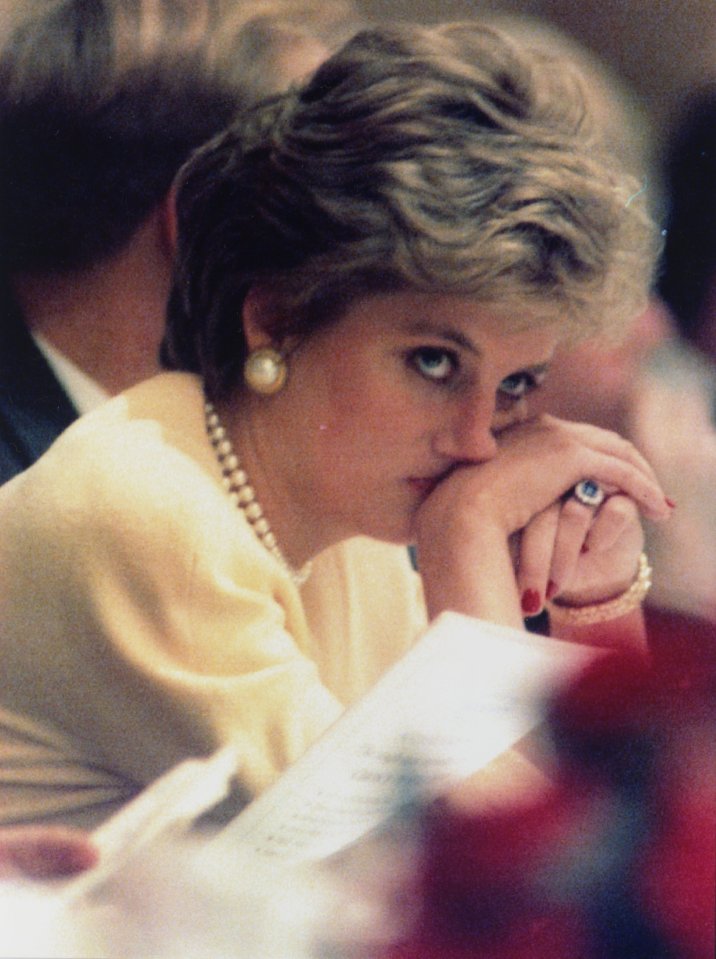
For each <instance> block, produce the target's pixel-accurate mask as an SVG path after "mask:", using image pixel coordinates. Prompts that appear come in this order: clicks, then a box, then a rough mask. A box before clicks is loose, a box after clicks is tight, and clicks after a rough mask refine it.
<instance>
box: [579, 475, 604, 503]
mask: <svg viewBox="0 0 716 959" xmlns="http://www.w3.org/2000/svg"><path fill="white" fill-rule="evenodd" d="M604 495H605V494H604V490H603V489H602V487H601V486H600V485H599V483H596V482H595V481H594V480H592V479H583V480H581V481H580V482H579V483H577V485H576V486H575V487H574V489H573V490H572V496H574V498H575V499H576V500H579V502H580V503H581V504H582V505H583V506H590V507H591V508H592V509H596V508H597V506H601V504H602V503H603V502H604Z"/></svg>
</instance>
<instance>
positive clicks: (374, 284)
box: [162, 23, 655, 398]
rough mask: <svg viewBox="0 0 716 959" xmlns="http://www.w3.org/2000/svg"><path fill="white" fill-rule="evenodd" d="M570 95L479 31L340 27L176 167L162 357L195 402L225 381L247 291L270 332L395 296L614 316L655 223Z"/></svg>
mask: <svg viewBox="0 0 716 959" xmlns="http://www.w3.org/2000/svg"><path fill="white" fill-rule="evenodd" d="M586 99H587V98H585V97H584V96H583V95H582V94H581V93H580V88H579V81H578V77H577V76H576V75H575V74H574V72H572V71H570V70H568V69H567V67H566V65H565V64H563V63H561V62H560V61H558V60H555V59H551V58H549V57H547V56H545V55H542V54H536V53H534V54H533V53H531V52H529V51H528V50H527V49H526V48H524V47H523V46H521V45H520V44H518V43H517V42H514V41H512V40H510V39H508V38H507V36H505V35H503V34H502V33H500V32H498V31H495V30H494V29H490V28H487V27H485V26H481V25H479V24H478V23H469V24H443V25H441V26H437V27H433V28H428V27H407V26H406V27H384V28H376V29H372V30H367V31H363V32H361V33H359V34H357V35H356V36H355V37H354V38H353V39H352V40H350V41H349V42H348V43H347V44H346V45H345V46H344V47H343V48H342V49H341V50H340V51H339V52H338V53H337V54H335V55H334V56H333V57H331V58H330V59H329V60H327V61H326V62H325V63H324V64H323V66H322V67H321V68H319V70H318V71H317V72H316V73H315V74H314V76H313V77H312V79H311V80H309V81H308V83H307V84H306V85H305V86H304V87H303V88H302V89H300V90H298V91H294V92H291V93H288V94H286V95H284V96H282V97H279V98H276V99H274V100H272V101H270V102H267V103H265V104H264V105H262V106H260V107H259V108H258V109H256V110H254V111H253V112H251V113H249V114H248V115H245V116H243V117H241V118H240V120H239V121H238V122H237V123H236V124H235V125H233V126H232V128H231V129H230V130H229V131H228V132H226V133H224V134H223V135H220V136H219V137H218V138H216V139H215V140H214V141H213V142H211V143H210V144H209V145H207V146H206V147H205V148H204V149H202V150H201V151H199V153H198V154H197V156H196V157H195V158H194V159H193V160H192V161H191V162H190V163H189V164H188V165H187V167H186V168H185V169H184V171H183V172H182V174H181V175H180V178H179V181H178V195H177V210H178V222H179V251H178V260H177V265H176V275H175V283H174V288H173V292H172V295H171V297H170V306H169V317H168V328H167V335H166V338H165V343H164V347H163V351H162V353H163V360H164V362H165V365H167V366H169V367H171V368H177V369H185V370H191V371H194V372H199V373H201V375H202V376H203V378H204V381H205V385H206V389H207V392H208V393H209V395H211V396H213V397H214V398H217V397H220V396H222V395H225V394H226V393H228V392H229V391H230V390H232V389H233V388H235V387H236V386H237V384H238V383H239V382H240V376H241V367H242V364H243V360H244V357H245V351H246V345H245V342H244V337H243V332H242V327H241V307H242V303H243V300H244V298H245V296H246V293H247V292H248V290H249V289H250V288H251V287H252V286H253V285H258V286H263V287H264V288H265V289H266V290H267V291H268V292H269V294H270V300H271V303H272V311H271V317H270V321H269V323H268V325H267V328H269V329H270V332H272V333H273V334H274V335H275V336H276V337H277V338H278V339H280V338H281V337H284V336H287V335H293V336H296V335H298V336H301V335H309V334H310V333H311V332H312V331H313V330H315V329H317V328H318V327H320V326H321V325H324V324H326V323H330V322H332V321H333V320H335V319H336V318H337V317H338V316H340V313H341V311H342V310H343V309H344V308H345V307H346V305H347V304H349V303H350V302H351V301H352V300H353V299H355V298H357V297H360V296H363V295H367V294H371V293H377V292H388V291H396V290H402V289H413V290H422V291H426V292H447V293H459V294H463V295H472V296H475V297H476V298H478V299H479V300H480V301H482V302H484V303H486V304H491V305H495V306H497V307H499V308H500V309H501V310H502V311H503V312H504V313H505V314H510V316H511V320H510V322H514V324H516V325H519V324H520V323H523V324H524V325H530V324H533V323H535V322H538V321H540V320H551V321H554V320H555V319H559V320H560V321H561V322H563V324H564V329H565V331H575V330H576V331H583V332H591V331H596V330H604V329H606V328H610V327H618V326H620V325H621V324H622V323H623V322H625V321H626V319H627V318H631V317H632V316H633V315H634V314H635V313H636V312H637V311H638V310H639V309H640V308H641V306H642V305H643V303H644V302H645V298H646V294H647V290H648V287H649V283H650V279H651V270H652V266H653V261H654V255H655V242H654V236H655V231H654V230H653V228H652V224H651V222H650V220H649V218H648V215H647V214H646V212H645V210H644V208H643V205H642V202H641V197H640V196H639V195H638V194H639V186H638V185H637V184H636V183H634V182H633V181H632V180H631V179H630V178H629V177H627V176H626V175H622V174H621V173H620V171H619V170H618V168H617V166H616V164H615V163H613V162H612V161H611V160H610V158H608V157H603V156H601V155H600V154H599V152H598V151H597V149H596V144H595V142H594V141H593V140H592V139H590V135H589V129H588V127H589V122H588V121H589V118H588V115H587V114H586V113H585V110H586V107H585V102H586Z"/></svg>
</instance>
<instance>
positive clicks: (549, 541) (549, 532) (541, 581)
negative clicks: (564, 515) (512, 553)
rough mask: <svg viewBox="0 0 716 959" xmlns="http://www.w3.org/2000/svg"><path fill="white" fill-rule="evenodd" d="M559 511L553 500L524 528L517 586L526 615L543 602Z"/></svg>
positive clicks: (533, 613)
mask: <svg viewBox="0 0 716 959" xmlns="http://www.w3.org/2000/svg"><path fill="white" fill-rule="evenodd" d="M559 514H560V504H559V503H553V504H552V505H551V506H549V507H548V508H547V509H545V510H542V512H541V513H538V514H537V515H536V516H534V517H533V518H532V519H531V520H530V522H529V523H528V524H527V526H526V527H525V528H524V529H523V531H522V535H521V537H520V554H519V563H518V568H517V586H518V589H519V591H520V599H521V604H522V612H523V613H524V614H525V616H535V615H536V614H537V613H539V612H540V610H541V609H542V607H543V606H544V601H545V598H546V596H547V586H548V582H549V573H550V566H551V562H552V553H553V551H554V538H555V535H556V532H557V525H558V523H559Z"/></svg>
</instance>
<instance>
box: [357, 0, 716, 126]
mask: <svg viewBox="0 0 716 959" xmlns="http://www.w3.org/2000/svg"><path fill="white" fill-rule="evenodd" d="M359 6H360V7H361V9H363V10H364V11H365V13H366V15H368V16H370V17H375V18H381V19H385V18H388V19H401V18H405V19H411V18H412V19H414V20H416V19H417V20H420V21H423V22H426V23H429V22H434V21H437V20H453V19H457V18H460V17H470V16H475V15H480V14H482V13H484V12H496V13H505V14H517V15H526V16H530V17H538V18H541V19H544V20H545V21H546V22H547V23H550V24H552V25H554V26H556V27H558V28H560V29H561V30H564V31H567V32H568V33H570V34H571V35H572V36H574V37H575V39H577V40H579V41H580V42H581V43H583V44H584V45H586V46H587V47H588V48H589V49H591V50H592V51H593V52H594V53H595V54H597V55H598V56H600V57H602V58H603V59H604V60H605V61H606V62H607V63H608V64H609V65H610V66H611V67H612V68H613V69H614V70H615V71H616V72H617V73H618V74H620V75H621V77H622V78H623V79H624V80H626V81H628V82H629V83H631V84H632V85H633V87H634V89H635V91H636V92H637V93H638V95H639V96H640V97H641V98H643V101H644V104H645V106H646V107H647V108H648V110H649V112H650V113H651V115H652V117H653V120H654V124H655V127H656V129H657V131H658V133H659V135H660V136H668V134H669V131H670V130H671V127H672V124H673V122H674V120H675V116H676V114H677V113H678V111H679V106H680V103H681V100H682V98H683V97H684V95H685V94H686V93H687V92H688V91H689V90H690V88H691V87H692V86H694V85H695V84H698V83H700V82H701V81H703V80H705V79H709V78H713V77H714V76H716V5H714V3H713V0H361V2H360V4H359Z"/></svg>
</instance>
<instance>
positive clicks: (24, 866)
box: [0, 826, 98, 879]
mask: <svg viewBox="0 0 716 959" xmlns="http://www.w3.org/2000/svg"><path fill="white" fill-rule="evenodd" d="M97 859H98V852H97V849H96V848H95V847H94V846H93V844H92V841H91V839H90V838H89V836H88V835H87V834H86V833H83V832H80V831H79V830H75V829H68V828H65V827H63V826H16V827H7V828H4V829H0V878H4V879H7V878H13V877H17V876H23V877H26V878H28V879H59V878H61V877H65V876H72V875H74V874H76V873H78V872H83V871H84V870H85V869H89V868H90V867H92V866H93V865H95V863H96V862H97Z"/></svg>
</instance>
